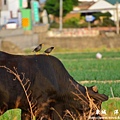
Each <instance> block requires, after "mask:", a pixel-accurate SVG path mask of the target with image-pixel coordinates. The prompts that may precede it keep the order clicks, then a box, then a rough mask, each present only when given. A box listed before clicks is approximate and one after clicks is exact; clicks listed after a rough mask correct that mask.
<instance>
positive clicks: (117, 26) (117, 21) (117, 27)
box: [116, 2, 119, 34]
mask: <svg viewBox="0 0 120 120" xmlns="http://www.w3.org/2000/svg"><path fill="white" fill-rule="evenodd" d="M118 10H119V8H118V2H117V3H116V33H117V34H119V11H118Z"/></svg>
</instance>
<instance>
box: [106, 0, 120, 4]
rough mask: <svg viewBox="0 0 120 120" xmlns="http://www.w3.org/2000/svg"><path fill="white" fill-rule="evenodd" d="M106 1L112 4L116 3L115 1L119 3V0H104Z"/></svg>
mask: <svg viewBox="0 0 120 120" xmlns="http://www.w3.org/2000/svg"><path fill="white" fill-rule="evenodd" d="M106 1H107V2H109V3H111V4H113V5H114V4H116V3H117V2H118V3H120V0H106Z"/></svg>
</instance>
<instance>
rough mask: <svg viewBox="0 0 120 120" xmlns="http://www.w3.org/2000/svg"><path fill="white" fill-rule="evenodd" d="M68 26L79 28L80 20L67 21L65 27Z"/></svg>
mask: <svg viewBox="0 0 120 120" xmlns="http://www.w3.org/2000/svg"><path fill="white" fill-rule="evenodd" d="M66 26H69V27H70V26H72V27H78V26H79V19H78V18H75V17H73V18H71V19H69V20H67V21H66V22H65V23H64V27H66Z"/></svg>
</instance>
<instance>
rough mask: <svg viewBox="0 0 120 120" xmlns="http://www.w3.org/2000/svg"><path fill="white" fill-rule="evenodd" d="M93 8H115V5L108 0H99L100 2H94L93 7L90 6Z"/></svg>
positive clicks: (90, 8)
mask: <svg viewBox="0 0 120 120" xmlns="http://www.w3.org/2000/svg"><path fill="white" fill-rule="evenodd" d="M92 9H115V6H114V5H112V4H111V3H109V2H107V1H106V0H99V1H98V2H96V3H95V4H93V5H92V6H91V7H89V10H92Z"/></svg>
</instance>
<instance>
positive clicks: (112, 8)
mask: <svg viewBox="0 0 120 120" xmlns="http://www.w3.org/2000/svg"><path fill="white" fill-rule="evenodd" d="M89 10H100V11H101V12H103V13H104V12H109V13H111V15H112V17H111V19H112V20H113V21H116V20H117V16H116V12H117V11H116V5H112V4H111V3H109V2H107V1H105V0H99V1H97V2H96V3H94V4H93V5H92V6H91V7H89Z"/></svg>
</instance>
